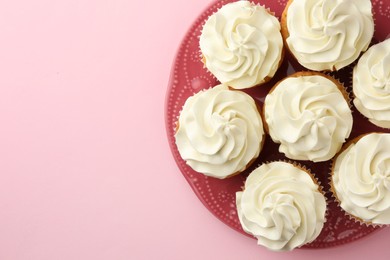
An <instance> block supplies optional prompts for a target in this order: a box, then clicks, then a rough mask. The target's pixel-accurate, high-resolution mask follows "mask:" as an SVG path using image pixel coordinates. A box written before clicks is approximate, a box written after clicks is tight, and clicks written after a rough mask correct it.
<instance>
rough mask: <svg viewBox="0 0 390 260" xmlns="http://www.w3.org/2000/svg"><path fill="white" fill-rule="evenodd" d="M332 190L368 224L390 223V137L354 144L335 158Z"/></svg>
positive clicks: (374, 137) (380, 135) (344, 206)
mask: <svg viewBox="0 0 390 260" xmlns="http://www.w3.org/2000/svg"><path fill="white" fill-rule="evenodd" d="M331 187H332V189H331V190H332V191H333V193H334V196H335V197H336V200H337V201H338V202H339V203H340V206H341V208H342V209H344V210H345V211H346V213H347V214H349V215H350V216H352V217H353V218H354V219H355V220H357V221H360V222H363V223H365V224H374V225H388V224H390V134H388V133H387V134H385V133H370V134H366V135H364V136H360V137H358V138H355V139H353V140H352V141H350V142H349V143H348V144H347V145H345V147H344V148H343V151H342V152H341V153H340V154H339V155H338V156H337V157H336V158H335V159H334V162H333V166H332V177H331Z"/></svg>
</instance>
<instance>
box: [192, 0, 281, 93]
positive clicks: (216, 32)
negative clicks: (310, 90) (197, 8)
mask: <svg viewBox="0 0 390 260" xmlns="http://www.w3.org/2000/svg"><path fill="white" fill-rule="evenodd" d="M199 44H200V49H201V52H202V55H203V57H204V62H205V66H206V67H207V68H208V70H209V71H210V72H211V73H212V74H214V76H215V77H216V78H217V79H218V80H219V81H220V82H222V83H226V84H228V85H229V86H231V87H233V88H236V89H243V88H249V87H253V86H255V85H257V84H260V83H263V82H265V81H266V78H271V77H273V76H274V74H275V72H276V70H277V69H278V67H279V65H280V60H281V57H282V49H283V39H282V36H281V33H280V23H279V21H278V19H277V18H276V17H274V16H273V15H271V14H270V13H269V12H268V11H267V10H266V9H265V8H264V7H263V6H260V5H256V4H253V3H250V2H249V1H237V2H234V3H229V4H226V5H224V6H223V7H222V8H221V9H219V10H218V11H217V12H216V13H214V14H213V15H211V16H210V17H209V18H208V20H207V21H206V23H205V24H204V26H203V30H202V34H201V36H200V42H199Z"/></svg>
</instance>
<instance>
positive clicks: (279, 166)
mask: <svg viewBox="0 0 390 260" xmlns="http://www.w3.org/2000/svg"><path fill="white" fill-rule="evenodd" d="M236 203H237V212H238V217H239V220H240V222H241V225H242V228H243V229H244V231H245V232H247V233H249V234H252V235H253V236H255V237H256V238H257V239H258V244H260V245H263V246H265V247H267V248H268V249H271V250H275V251H289V250H292V249H294V248H296V247H300V246H302V245H304V244H306V243H309V242H312V241H313V240H314V239H315V238H316V237H317V236H318V235H319V234H320V232H321V230H322V227H323V225H324V222H325V211H326V200H325V197H324V196H323V194H322V193H321V192H319V187H318V185H317V184H316V183H314V181H313V179H312V177H311V176H310V175H309V174H308V173H307V172H305V171H303V170H302V169H300V168H298V167H296V166H294V165H292V164H290V163H285V162H272V163H268V164H263V165H261V166H260V167H258V168H257V169H255V170H254V171H253V172H252V173H251V174H250V175H249V176H248V178H247V180H246V182H245V187H244V191H242V192H237V193H236Z"/></svg>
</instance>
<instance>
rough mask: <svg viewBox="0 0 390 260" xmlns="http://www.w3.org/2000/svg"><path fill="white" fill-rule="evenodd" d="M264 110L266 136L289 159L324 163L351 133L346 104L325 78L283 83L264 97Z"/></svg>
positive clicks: (331, 83)
mask: <svg viewBox="0 0 390 260" xmlns="http://www.w3.org/2000/svg"><path fill="white" fill-rule="evenodd" d="M264 107H265V108H264V109H265V110H264V114H265V121H266V123H267V125H268V129H269V134H270V136H271V138H272V140H273V141H274V142H276V143H280V146H279V151H280V152H282V153H284V154H285V155H286V156H287V157H288V158H290V159H295V160H311V161H314V162H320V161H327V160H329V159H331V158H332V157H333V156H334V155H335V154H336V153H337V152H338V151H339V150H340V148H341V146H342V144H343V143H344V142H345V139H346V138H348V137H349V135H350V133H351V130H352V123H353V119H352V113H351V110H350V108H349V105H348V103H347V101H346V100H345V99H344V96H343V95H342V93H341V91H340V90H339V89H338V87H337V86H336V84H335V83H334V82H332V81H331V80H329V79H328V78H326V77H324V76H320V75H315V76H298V77H294V76H292V77H288V78H286V79H284V80H283V81H281V82H280V83H279V84H278V85H277V86H276V87H275V89H274V90H273V91H272V92H271V93H269V94H268V95H267V96H266V99H265V104H264Z"/></svg>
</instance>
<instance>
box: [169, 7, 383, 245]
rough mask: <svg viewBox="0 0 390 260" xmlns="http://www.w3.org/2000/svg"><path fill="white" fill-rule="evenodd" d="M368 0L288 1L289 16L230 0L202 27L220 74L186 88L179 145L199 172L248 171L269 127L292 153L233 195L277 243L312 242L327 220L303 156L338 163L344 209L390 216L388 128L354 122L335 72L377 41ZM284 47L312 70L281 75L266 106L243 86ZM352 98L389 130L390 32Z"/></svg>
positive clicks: (263, 74) (250, 228)
mask: <svg viewBox="0 0 390 260" xmlns="http://www.w3.org/2000/svg"><path fill="white" fill-rule="evenodd" d="M373 33H374V22H373V15H372V6H371V2H370V0H358V1H356V0H355V1H352V0H338V1H326V0H290V1H289V2H288V3H287V5H286V7H285V10H284V12H283V14H282V16H281V22H280V23H279V21H278V19H277V18H276V17H275V15H274V13H272V11H270V10H269V9H267V8H266V7H265V6H262V5H260V4H255V3H252V2H249V1H237V2H233V3H229V4H226V5H224V6H223V7H222V8H220V9H219V10H218V11H217V12H215V13H214V14H212V15H211V16H210V17H209V18H208V19H207V21H206V22H205V24H204V26H203V30H202V33H201V36H200V41H199V45H200V51H201V55H202V62H203V63H204V66H205V69H207V70H208V71H209V72H211V73H212V74H213V75H214V76H215V77H216V78H217V79H218V81H219V82H220V84H219V85H217V86H214V87H212V88H210V89H207V90H202V91H200V92H198V93H196V94H195V95H193V96H192V97H190V98H188V100H187V101H186V103H185V104H184V106H183V109H182V111H181V113H180V116H179V118H178V122H177V128H176V134H175V138H176V144H177V148H178V151H179V153H180V155H181V157H182V158H183V159H184V160H185V161H186V162H187V164H188V165H189V166H190V167H191V168H192V169H194V170H195V171H197V172H199V173H201V174H204V175H206V176H210V177H214V178H219V179H224V178H230V177H232V176H234V175H236V174H239V173H242V172H244V171H245V170H246V169H248V167H249V165H251V164H252V163H253V162H254V161H255V160H256V158H258V157H259V155H260V154H261V151H262V149H263V146H264V140H265V136H266V134H268V135H269V136H270V137H271V139H272V141H273V142H274V143H276V144H279V152H280V153H282V154H284V156H285V157H286V160H284V161H273V162H266V163H265V162H263V164H261V165H259V166H258V167H257V168H256V169H255V170H254V171H252V172H251V173H250V174H249V176H248V177H247V180H246V182H245V186H244V189H243V190H242V191H238V192H237V194H236V205H237V211H238V216H239V220H240V223H241V225H242V228H243V230H244V231H245V232H247V233H249V234H251V235H253V236H254V237H256V238H257V239H258V243H259V244H260V245H263V246H265V247H267V248H269V249H271V250H275V251H286V250H293V249H294V248H297V247H300V246H302V245H305V244H307V243H310V242H312V241H314V240H315V239H316V238H317V237H318V235H319V234H320V232H321V230H322V227H323V225H324V223H325V221H326V217H325V215H326V208H327V206H326V205H327V202H326V198H325V196H324V191H323V187H322V186H321V184H320V183H319V181H318V179H317V178H316V177H315V173H312V172H311V170H310V169H307V168H306V167H304V166H302V165H301V163H300V161H311V162H314V163H317V162H326V161H329V162H330V161H332V162H333V166H332V172H331V191H332V192H333V194H334V198H335V199H336V200H337V201H338V202H339V204H340V206H341V208H342V209H343V210H345V212H346V214H348V215H349V216H351V217H352V218H353V219H355V220H356V221H358V222H361V223H365V224H367V225H385V224H390V134H386V133H368V134H366V135H364V136H362V137H359V138H358V139H352V141H349V142H347V143H346V140H347V139H348V138H349V137H350V135H351V132H352V129H353V116H352V111H351V106H352V104H351V101H350V98H349V94H350V93H348V92H347V91H346V89H345V87H344V86H343V84H341V83H340V81H339V80H337V79H335V78H333V77H332V76H330V75H329V72H332V71H339V70H340V69H343V68H345V67H347V66H350V65H351V64H352V63H354V62H355V61H356V60H357V59H358V58H359V57H360V56H361V54H362V53H364V52H365V51H366V50H367V49H368V47H369V45H370V42H371V40H372V37H373ZM284 49H287V50H288V51H289V53H290V54H291V56H292V57H293V58H294V59H296V61H297V62H298V63H299V64H300V65H301V66H303V67H304V68H306V70H303V71H298V72H296V73H294V74H292V75H289V76H287V77H285V78H284V79H282V80H280V81H279V82H277V83H276V84H274V86H273V87H272V88H271V89H270V91H269V92H268V95H267V96H266V97H265V101H264V106H263V107H260V106H259V105H258V104H257V103H256V101H255V100H254V99H253V98H252V97H251V96H250V95H249V94H247V93H245V92H243V91H242V90H243V89H248V88H253V87H259V88H261V87H262V85H264V84H265V83H267V82H269V81H270V80H271V79H272V78H273V77H274V76H275V74H276V73H277V71H278V69H279V68H280V66H281V64H282V62H283V59H284V56H285V51H284ZM353 96H354V98H353V104H354V105H355V106H356V108H357V109H358V110H359V111H360V112H361V113H362V114H363V115H364V116H365V117H367V118H368V119H369V120H370V121H371V122H372V123H374V124H376V125H378V126H380V127H384V128H390V40H387V41H385V42H382V43H379V44H377V45H374V46H372V47H371V48H370V49H369V50H368V51H367V52H365V53H364V54H363V56H362V57H361V58H360V60H359V62H358V63H357V64H356V66H355V68H354V70H353Z"/></svg>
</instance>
